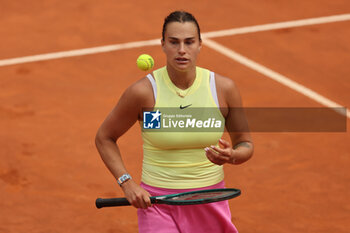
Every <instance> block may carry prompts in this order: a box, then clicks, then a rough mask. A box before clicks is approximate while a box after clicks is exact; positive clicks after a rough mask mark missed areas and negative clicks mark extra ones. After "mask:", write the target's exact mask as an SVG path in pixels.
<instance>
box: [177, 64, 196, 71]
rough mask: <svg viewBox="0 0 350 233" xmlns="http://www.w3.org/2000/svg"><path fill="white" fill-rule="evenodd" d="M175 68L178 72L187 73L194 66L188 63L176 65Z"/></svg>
mask: <svg viewBox="0 0 350 233" xmlns="http://www.w3.org/2000/svg"><path fill="white" fill-rule="evenodd" d="M174 68H175V69H176V70H177V71H181V72H187V71H189V70H191V68H192V64H191V63H189V62H188V63H175V64H174Z"/></svg>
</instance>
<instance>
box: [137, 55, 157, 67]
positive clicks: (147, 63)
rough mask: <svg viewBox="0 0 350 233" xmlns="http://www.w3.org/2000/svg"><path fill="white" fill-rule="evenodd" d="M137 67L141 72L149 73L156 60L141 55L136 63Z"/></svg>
mask: <svg viewBox="0 0 350 233" xmlns="http://www.w3.org/2000/svg"><path fill="white" fill-rule="evenodd" d="M136 64H137V67H138V68H139V69H140V70H143V71H147V70H150V69H152V68H153V66H154V60H153V58H152V57H151V56H150V55H148V54H141V55H140V56H139V57H138V58H137V61H136Z"/></svg>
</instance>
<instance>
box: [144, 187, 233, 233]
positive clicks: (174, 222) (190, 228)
mask: <svg viewBox="0 0 350 233" xmlns="http://www.w3.org/2000/svg"><path fill="white" fill-rule="evenodd" d="M224 186H225V184H224V181H222V182H220V183H218V184H216V185H212V186H208V187H204V188H196V189H164V188H157V187H152V186H149V185H146V184H143V183H141V187H143V188H144V189H146V190H147V191H148V192H149V193H150V194H151V195H152V196H161V195H167V194H174V193H180V192H190V191H197V190H203V189H217V188H224ZM137 215H138V225H139V233H164V232H166V233H197V232H201V233H206V232H207V233H214V232H215V233H237V232H238V231H237V229H236V227H235V226H234V225H233V223H232V222H231V212H230V208H229V205H228V201H220V202H214V203H209V204H200V205H187V206H175V205H164V204H163V205H162V204H155V205H153V206H152V207H149V208H147V209H138V210H137Z"/></svg>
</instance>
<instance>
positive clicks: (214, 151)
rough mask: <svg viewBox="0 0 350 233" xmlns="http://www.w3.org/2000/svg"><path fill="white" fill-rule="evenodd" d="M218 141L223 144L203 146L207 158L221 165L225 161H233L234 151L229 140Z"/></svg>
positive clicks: (232, 162)
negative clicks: (219, 145)
mask: <svg viewBox="0 0 350 233" xmlns="http://www.w3.org/2000/svg"><path fill="white" fill-rule="evenodd" d="M219 143H220V144H221V145H222V146H223V148H221V147H217V146H210V147H206V148H204V150H205V154H206V156H207V158H208V159H209V160H210V161H211V162H212V163H215V164H217V165H223V164H225V163H230V164H234V163H235V151H234V150H233V149H232V147H231V145H230V143H229V142H227V141H225V140H223V139H220V140H219Z"/></svg>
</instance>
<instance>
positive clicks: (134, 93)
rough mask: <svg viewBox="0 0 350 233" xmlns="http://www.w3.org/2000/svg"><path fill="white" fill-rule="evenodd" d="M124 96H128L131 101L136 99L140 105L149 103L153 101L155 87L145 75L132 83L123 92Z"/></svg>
mask: <svg viewBox="0 0 350 233" xmlns="http://www.w3.org/2000/svg"><path fill="white" fill-rule="evenodd" d="M122 98H126V99H127V100H128V101H130V102H133V101H136V102H138V103H139V104H140V105H147V104H149V103H150V102H152V98H153V89H152V85H151V83H150V81H149V80H148V78H147V77H143V78H141V79H140V80H138V81H136V82H135V83H133V84H132V85H130V86H129V87H128V88H127V89H126V90H125V92H124V93H123V96H122Z"/></svg>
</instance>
